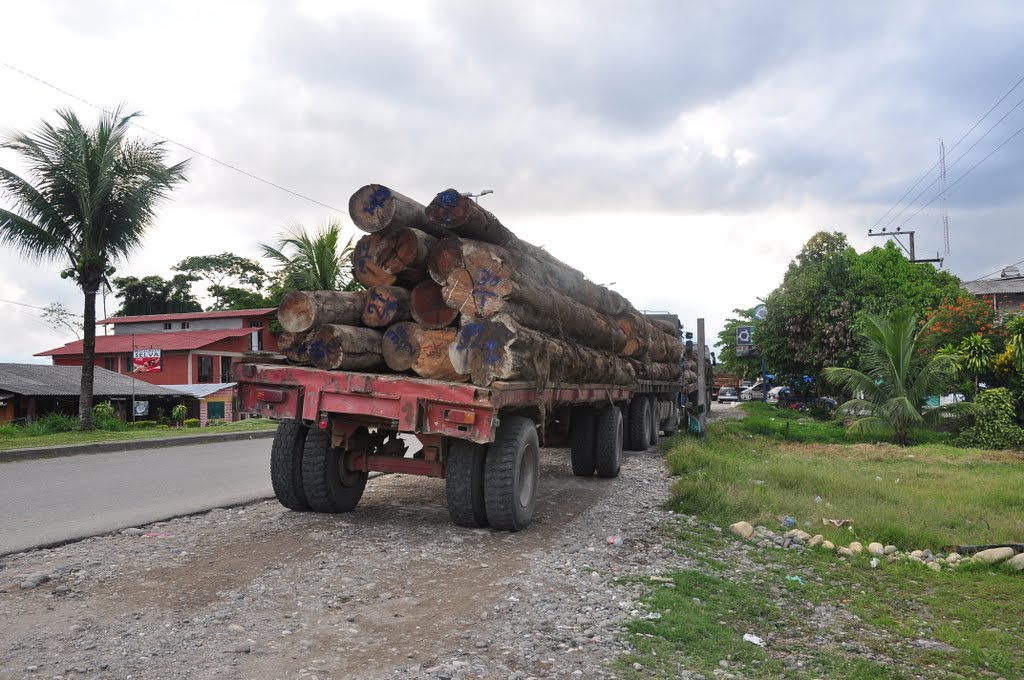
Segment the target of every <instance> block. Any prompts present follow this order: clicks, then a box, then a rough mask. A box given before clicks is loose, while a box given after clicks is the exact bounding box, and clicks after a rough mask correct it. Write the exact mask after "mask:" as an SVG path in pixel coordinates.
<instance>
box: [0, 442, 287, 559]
mask: <svg viewBox="0 0 1024 680" xmlns="http://www.w3.org/2000/svg"><path fill="white" fill-rule="evenodd" d="M271 441H272V440H271V439H254V440H245V441H237V442H220V443H216V444H201V445H196V446H175V447H169V448H161V449H143V450H139V451H129V452H120V453H100V454H90V455H82V456H67V457H63V458H46V459H41V460H25V461H12V462H6V463H2V464H0V555H3V554H7V553H11V552H17V551H20V550H26V549H29V548H34V547H38V546H44V545H52V544H55V543H61V542H64V541H70V540H75V539H79V538H85V537H87V536H95V535H96V534H102V533H106V532H108V531H115V530H117V529H122V528H125V527H130V526H135V525H140V524H147V523H149V522H156V521H159V520H162V519H167V518H169V517H173V516H176V515H184V514H189V513H193V512H200V511H203V510H209V509H210V508H215V507H218V506H225V505H234V504H238V503H245V502H248V501H251V500H254V499H257V498H267V497H270V496H272V495H273V491H272V490H271V488H270V443H271Z"/></svg>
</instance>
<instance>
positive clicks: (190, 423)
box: [183, 418, 199, 427]
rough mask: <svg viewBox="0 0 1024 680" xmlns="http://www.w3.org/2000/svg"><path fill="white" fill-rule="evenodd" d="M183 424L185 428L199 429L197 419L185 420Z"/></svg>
mask: <svg viewBox="0 0 1024 680" xmlns="http://www.w3.org/2000/svg"><path fill="white" fill-rule="evenodd" d="M183 424H184V425H185V427H199V418H186V419H185V422H184V423H183Z"/></svg>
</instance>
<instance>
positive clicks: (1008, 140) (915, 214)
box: [898, 127, 1024, 229]
mask: <svg viewBox="0 0 1024 680" xmlns="http://www.w3.org/2000/svg"><path fill="white" fill-rule="evenodd" d="M1022 132H1024V127H1022V128H1019V129H1018V130H1017V131H1016V132H1014V133H1013V134H1012V135H1010V136H1009V137H1007V138H1006V139H1005V140H1003V143H1002V144H1000V145H999V146H997V147H996V148H994V149H992V150H991V151H989V152H988V154H986V155H985V157H984V158H982V159H981V160H980V161H978V162H977V163H975V164H974V165H972V166H971V167H970V168H968V169H967V171H966V172H964V174H962V175H960V176H959V177H957V178H956V180H955V181H954V182H953V183H952V184H950V185H949V186H948V187H946V189H945V190H944V191H941V192H939V194H938V195H936V196H935V198H933V199H932V200H930V201H928V202H927V203H925V204H924V205H922V206H921V207H920V208H918V209H917V211H916V212H915V213H914V214H913V215H911V216H910V217H908V218H907V219H905V220H903V222H901V223H900V226H899V227H898V228H899V229H902V228H903V226H904V225H905V224H906V223H907V222H909V221H910V220H912V219H914V218H915V217H917V216H918V215H920V214H921V211H922V210H924V209H925V208H927V207H928V206H930V205H931V204H932V203H934V202H935V201H937V200H938V199H939V197H940V196H945V195H946V192H947V191H949V190H950V189H952V188H953V187H955V186H956V185H957V184H959V183H960V182H961V180H963V179H964V178H965V177H967V175H969V174H971V171H973V170H974V169H975V168H976V167H978V166H979V165H981V164H982V163H984V162H985V161H987V160H988V159H989V158H991V157H992V156H993V155H994V154H995V152H997V151H999V150H1000V149H1002V148H1003V147H1004V146H1006V145H1007V144H1009V143H1010V140H1012V139H1013V138H1014V137H1016V136H1017V135H1019V134H1020V133H1022Z"/></svg>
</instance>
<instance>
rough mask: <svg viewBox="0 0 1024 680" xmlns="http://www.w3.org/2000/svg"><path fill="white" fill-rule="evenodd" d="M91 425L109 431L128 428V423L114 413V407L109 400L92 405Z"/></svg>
mask: <svg viewBox="0 0 1024 680" xmlns="http://www.w3.org/2000/svg"><path fill="white" fill-rule="evenodd" d="M92 426H93V427H95V428H96V429H97V430H108V431H111V432H120V431H122V430H126V429H128V424H127V423H125V422H124V421H123V420H120V419H118V417H117V416H115V415H114V407H113V406H112V405H111V403H110V402H109V401H102V402H100V403H98V404H95V405H94V406H93V407H92Z"/></svg>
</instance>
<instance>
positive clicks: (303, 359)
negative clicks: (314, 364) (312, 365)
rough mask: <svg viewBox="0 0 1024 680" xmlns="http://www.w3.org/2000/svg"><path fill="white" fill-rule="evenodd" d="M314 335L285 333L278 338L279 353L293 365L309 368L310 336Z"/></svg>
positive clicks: (308, 333)
mask: <svg viewBox="0 0 1024 680" xmlns="http://www.w3.org/2000/svg"><path fill="white" fill-rule="evenodd" d="M312 334H313V333H312V331H302V332H301V333H292V332H291V331H285V332H283V333H281V335H280V336H278V338H277V348H278V351H279V352H280V353H281V354H283V355H284V356H285V357H286V358H287V359H288V361H290V362H292V363H293V364H298V365H300V366H308V365H309V336H311V335H312Z"/></svg>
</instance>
